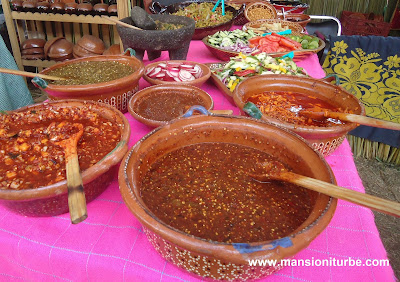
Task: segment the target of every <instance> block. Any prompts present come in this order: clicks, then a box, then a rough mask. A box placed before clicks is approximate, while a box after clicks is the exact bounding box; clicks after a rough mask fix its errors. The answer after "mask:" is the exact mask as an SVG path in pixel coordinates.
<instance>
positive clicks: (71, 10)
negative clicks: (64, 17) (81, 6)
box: [64, 2, 78, 14]
mask: <svg viewBox="0 0 400 282" xmlns="http://www.w3.org/2000/svg"><path fill="white" fill-rule="evenodd" d="M77 8H78V3H75V2H71V3H65V8H64V10H65V12H66V13H67V14H75V13H76V11H77Z"/></svg>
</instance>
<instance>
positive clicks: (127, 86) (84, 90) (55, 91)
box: [32, 55, 144, 113]
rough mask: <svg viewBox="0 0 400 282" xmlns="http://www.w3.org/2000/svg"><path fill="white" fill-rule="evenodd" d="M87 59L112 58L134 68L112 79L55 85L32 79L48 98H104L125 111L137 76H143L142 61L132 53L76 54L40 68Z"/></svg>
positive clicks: (45, 71)
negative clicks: (76, 55) (130, 72)
mask: <svg viewBox="0 0 400 282" xmlns="http://www.w3.org/2000/svg"><path fill="white" fill-rule="evenodd" d="M87 61H115V62H119V63H122V64H126V65H129V66H131V67H132V69H134V70H135V72H134V73H132V74H130V75H128V76H126V77H123V78H120V79H116V80H112V81H108V82H102V83H96V84H88V85H54V84H51V83H47V82H46V81H45V80H43V79H39V78H37V77H36V78H34V79H33V80H32V81H33V82H34V83H35V85H36V86H37V87H39V88H40V89H42V90H43V91H45V92H47V94H48V97H49V99H50V100H61V99H80V100H91V101H98V102H103V103H106V104H109V105H112V106H114V107H116V108H117V109H118V110H120V111H121V112H124V113H125V112H127V111H128V101H129V99H130V98H131V97H132V96H133V95H134V94H135V93H136V92H137V91H138V89H139V83H138V82H139V79H140V78H141V77H142V76H143V72H144V65H143V63H142V62H141V61H139V60H138V59H136V58H135V57H134V56H127V55H109V56H104V55H99V56H92V57H86V58H79V59H74V60H69V61H64V62H62V63H59V64H56V65H53V66H51V67H49V68H46V69H44V70H42V71H41V72H40V73H41V74H47V73H48V72H49V71H50V70H53V69H56V68H60V67H62V66H65V65H67V64H74V63H78V62H87Z"/></svg>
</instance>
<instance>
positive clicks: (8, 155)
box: [0, 106, 121, 190]
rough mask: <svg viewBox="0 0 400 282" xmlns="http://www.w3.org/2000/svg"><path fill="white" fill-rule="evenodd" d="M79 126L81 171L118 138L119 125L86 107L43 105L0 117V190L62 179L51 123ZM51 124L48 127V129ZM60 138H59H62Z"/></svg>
mask: <svg viewBox="0 0 400 282" xmlns="http://www.w3.org/2000/svg"><path fill="white" fill-rule="evenodd" d="M65 122H68V123H69V122H70V123H73V124H75V123H79V124H82V125H83V135H82V137H81V138H80V140H79V142H78V146H77V150H78V158H79V166H80V168H81V170H82V171H84V170H85V169H88V168H89V167H91V166H93V165H94V164H96V163H97V162H99V161H100V160H101V159H102V158H103V157H104V156H106V155H107V154H108V153H109V152H111V151H112V150H113V149H114V148H115V146H116V145H117V144H118V142H119V141H120V139H121V133H120V132H121V131H120V128H119V125H118V124H116V123H113V122H111V121H109V120H107V119H105V118H104V117H102V116H100V115H99V114H98V113H96V112H95V111H93V110H90V109H88V108H71V107H59V106H47V107H43V108H37V109H31V110H27V111H22V112H14V113H10V114H2V115H0V189H15V190H21V189H30V188H38V187H42V186H46V185H49V184H53V183H56V182H59V181H61V180H65V179H66V174H65V159H64V150H63V149H62V148H61V147H60V146H59V145H57V141H60V138H58V136H57V134H63V131H60V132H58V131H56V130H53V129H52V126H53V124H54V123H55V124H57V125H63V124H64V123H65ZM50 125H51V126H50ZM62 138H63V137H62Z"/></svg>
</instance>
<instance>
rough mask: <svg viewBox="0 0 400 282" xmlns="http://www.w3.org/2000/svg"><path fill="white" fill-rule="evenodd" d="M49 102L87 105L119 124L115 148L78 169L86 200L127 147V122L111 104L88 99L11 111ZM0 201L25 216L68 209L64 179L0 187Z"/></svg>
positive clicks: (102, 187)
mask: <svg viewBox="0 0 400 282" xmlns="http://www.w3.org/2000/svg"><path fill="white" fill-rule="evenodd" d="M52 105H55V106H62V107H72V108H85V109H90V110H92V111H95V112H96V113H98V114H99V115H100V116H102V117H105V118H106V119H107V120H110V121H113V122H115V123H116V124H118V125H119V132H116V134H120V135H121V140H120V142H119V143H118V144H117V146H116V147H115V149H114V150H112V151H111V152H109V153H108V154H107V155H106V156H105V157H104V158H103V159H102V160H101V161H99V162H98V163H96V164H95V165H93V166H91V167H89V168H88V169H86V170H84V171H82V181H83V186H84V191H85V196H86V201H87V202H90V201H92V200H93V199H95V198H96V197H97V196H99V195H100V194H101V193H102V192H103V191H104V190H105V189H106V188H107V187H108V184H109V183H110V182H111V180H112V178H113V176H114V173H115V172H116V170H117V169H118V165H119V162H120V161H121V159H122V157H123V156H124V155H125V153H126V152H127V151H128V141H129V137H130V126H129V122H128V120H127V119H126V118H125V116H124V115H123V114H122V113H121V112H120V111H118V110H117V109H115V108H114V107H111V106H109V105H106V104H104V103H98V102H92V101H87V102H85V101H80V100H60V101H54V102H47V103H42V104H35V105H30V106H27V107H23V108H20V109H18V110H15V111H14V112H22V111H27V110H35V109H43V108H45V109H46V108H48V106H52ZM0 204H2V205H4V206H5V207H7V208H8V209H10V210H12V211H13V212H16V213H19V214H22V215H25V216H55V215H59V214H63V213H66V212H68V189H67V182H66V180H64V181H60V182H56V183H54V184H52V185H48V186H43V187H39V188H35V189H26V190H11V189H0Z"/></svg>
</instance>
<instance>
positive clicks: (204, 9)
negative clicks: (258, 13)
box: [149, 1, 243, 40]
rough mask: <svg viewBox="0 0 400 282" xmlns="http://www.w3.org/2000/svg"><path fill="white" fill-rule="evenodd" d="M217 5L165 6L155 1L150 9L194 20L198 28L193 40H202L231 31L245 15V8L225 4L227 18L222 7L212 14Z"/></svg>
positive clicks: (185, 4) (187, 4)
mask: <svg viewBox="0 0 400 282" xmlns="http://www.w3.org/2000/svg"><path fill="white" fill-rule="evenodd" d="M215 3H217V1H184V2H180V3H175V4H171V5H167V6H164V5H162V4H160V2H157V1H155V2H152V3H151V5H150V7H149V9H150V11H151V12H152V13H153V14H173V15H179V16H186V17H189V18H192V19H194V20H195V21H196V28H195V30H194V34H193V37H192V40H201V39H203V38H204V37H206V36H207V35H212V34H214V33H216V32H217V31H222V30H229V29H230V28H231V27H232V25H233V22H234V21H235V19H236V18H237V17H238V16H239V15H241V14H242V13H243V7H242V8H240V9H239V10H236V9H235V8H234V7H232V6H230V5H227V4H225V16H223V15H222V10H221V5H219V6H218V8H217V9H216V11H215V12H212V8H213V7H214V5H215ZM200 5H201V6H200Z"/></svg>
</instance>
